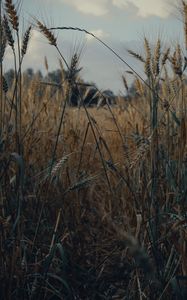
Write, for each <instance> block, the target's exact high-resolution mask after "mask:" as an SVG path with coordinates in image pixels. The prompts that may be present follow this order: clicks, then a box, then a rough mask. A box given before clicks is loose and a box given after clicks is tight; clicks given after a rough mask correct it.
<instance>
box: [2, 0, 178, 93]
mask: <svg viewBox="0 0 187 300" xmlns="http://www.w3.org/2000/svg"><path fill="white" fill-rule="evenodd" d="M22 2H23V4H22V15H23V16H24V24H25V27H26V26H27V22H30V21H32V19H33V17H36V18H39V19H41V21H43V22H45V23H46V24H47V26H74V27H81V28H85V29H87V30H88V31H91V32H93V33H94V34H95V35H97V36H98V37H99V38H101V39H103V40H104V41H105V42H106V43H107V44H109V45H110V46H111V47H112V48H113V49H114V50H115V51H116V52H118V53H119V54H120V55H121V56H122V57H123V58H124V59H125V60H126V61H127V62H128V63H129V64H130V65H132V66H133V68H135V69H136V70H137V71H138V72H141V67H140V66H139V65H136V62H135V61H134V60H133V59H132V58H131V57H129V55H128V53H127V51H126V49H127V48H130V49H133V50H134V51H141V47H142V46H141V45H142V41H143V37H144V36H145V35H146V36H147V37H148V38H149V39H150V41H151V42H152V43H154V41H156V39H157V38H158V37H161V39H162V40H163V42H164V44H168V43H170V44H173V45H174V44H175V43H176V42H177V41H181V40H182V38H183V32H182V22H181V21H180V18H179V13H178V9H177V6H178V5H179V4H177V3H179V2H180V0H179V1H177V0H32V1H31V0H22ZM55 34H56V35H57V37H58V45H59V47H60V49H61V50H62V52H63V54H64V56H65V57H66V59H67V60H68V61H70V59H71V56H72V55H73V53H74V51H78V52H81V56H80V66H82V67H83V70H82V76H83V78H85V79H86V80H89V81H92V82H96V83H97V85H98V87H99V88H101V89H107V88H110V89H113V90H114V91H115V92H118V91H119V90H120V91H122V90H123V86H122V81H121V75H122V74H123V72H125V71H126V70H127V69H128V68H127V67H126V66H125V65H124V64H123V63H122V62H120V61H119V60H118V59H117V58H115V57H114V55H112V54H111V53H110V52H109V51H108V50H107V49H105V48H104V47H103V46H102V45H101V44H99V43H98V42H97V41H96V40H94V39H91V38H89V37H88V36H86V35H85V34H83V33H79V32H70V31H68V32H65V31H61V32H60V31H56V32H55ZM45 56H47V58H48V63H49V67H50V69H51V70H53V69H56V68H57V67H58V58H59V57H58V54H57V53H56V51H55V49H53V48H52V47H51V46H50V45H48V43H47V41H46V40H45V39H43V38H42V37H41V34H40V33H38V32H37V31H34V32H33V34H32V39H31V41H30V47H29V53H28V56H27V58H26V59H25V67H28V66H32V67H33V68H34V69H35V70H37V69H41V70H44V57H45ZM7 58H8V59H9V60H10V59H11V58H10V57H9V55H8V54H7Z"/></svg>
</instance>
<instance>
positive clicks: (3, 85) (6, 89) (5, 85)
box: [0, 76, 8, 94]
mask: <svg viewBox="0 0 187 300" xmlns="http://www.w3.org/2000/svg"><path fill="white" fill-rule="evenodd" d="M0 82H1V86H2V89H3V92H4V93H5V94H6V93H7V92H8V84H7V81H6V79H5V77H4V76H2V80H0Z"/></svg>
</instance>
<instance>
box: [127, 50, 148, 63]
mask: <svg viewBox="0 0 187 300" xmlns="http://www.w3.org/2000/svg"><path fill="white" fill-rule="evenodd" d="M127 51H128V53H129V54H130V55H132V56H133V57H135V58H136V59H137V60H139V61H141V62H143V63H145V59H144V58H143V57H142V56H141V55H140V54H138V53H136V52H134V51H132V50H127Z"/></svg>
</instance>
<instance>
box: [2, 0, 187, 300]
mask: <svg viewBox="0 0 187 300" xmlns="http://www.w3.org/2000/svg"><path fill="white" fill-rule="evenodd" d="M2 2H3V3H1V1H0V3H1V5H2V6H3V10H2V6H1V14H0V15H1V28H0V40H1V43H0V44H1V51H0V54H1V55H0V57H1V87H0V299H2V300H11V299H13V300H14V299H19V300H20V299H24V300H25V299H29V300H35V299H37V300H42V299H51V300H56V299H67V300H71V299H72V300H74V299H80V300H83V299H87V300H99V299H107V300H110V299H111V300H112V299H117V300H122V299H124V300H125V299H140V300H143V299H152V300H153V299H163V300H165V299H180V300H181V299H186V296H187V86H186V82H187V78H186V67H187V63H186V62H187V59H186V57H185V55H184V54H183V53H184V51H186V49H187V3H186V2H185V1H181V2H180V4H181V8H182V9H181V13H182V17H183V21H184V45H178V44H177V45H176V47H173V46H172V47H171V48H168V49H165V48H164V45H162V42H161V41H160V40H159V39H158V40H157V41H156V42H155V45H150V42H149V41H148V40H147V38H146V37H145V38H144V41H143V43H144V49H145V53H144V54H143V55H140V54H139V53H135V52H134V51H132V50H129V53H130V54H131V55H132V56H133V57H134V58H135V59H138V60H139V61H140V62H141V63H142V67H143V68H144V71H145V76H146V81H142V80H141V78H140V77H139V76H138V74H136V73H135V72H134V71H133V70H129V72H130V75H129V76H134V91H135V96H134V97H131V99H129V100H128V101H125V100H124V98H123V97H120V96H119V97H116V104H115V105H114V106H109V104H108V103H106V105H105V106H104V107H100V108H96V107H92V108H90V107H87V106H86V105H85V104H84V97H85V93H87V89H89V87H86V88H85V91H84V93H83V94H82V92H81V91H80V92H79V93H78V97H79V101H80V102H81V103H82V105H80V107H72V106H71V96H72V94H73V92H74V91H75V89H76V91H77V90H78V91H79V88H80V85H83V82H82V80H81V79H80V78H79V74H78V72H77V65H78V57H77V55H76V53H75V55H74V56H73V57H72V61H71V64H70V65H68V64H67V62H66V60H65V59H64V57H63V54H62V53H63V51H62V52H61V50H60V49H59V48H58V41H57V39H56V36H55V31H54V30H52V29H51V30H50V29H48V28H47V27H46V26H45V24H43V23H41V22H40V21H38V20H34V25H35V30H36V29H37V30H39V31H40V32H41V33H42V34H44V36H45V37H46V38H47V40H48V41H49V43H50V44H51V46H52V47H55V48H56V50H57V52H58V53H59V58H60V69H61V73H62V74H61V78H62V82H61V83H60V84H56V83H55V82H45V83H44V82H41V79H40V78H39V77H38V76H37V74H35V75H34V76H33V77H32V78H29V76H28V74H26V73H25V72H24V71H23V70H22V62H23V60H24V56H25V55H27V46H28V43H32V39H31V38H30V33H31V31H32V30H33V28H32V27H28V29H27V30H26V32H25V34H24V35H23V38H21V37H22V35H21V34H20V28H19V16H18V11H17V7H16V5H15V4H14V2H13V1H12V0H4V1H2ZM4 13H5V15H4ZM59 30H63V29H59ZM64 30H65V29H64ZM67 30H78V29H73V28H68V29H67ZM88 34H89V33H88ZM101 42H102V41H101ZM106 46H107V45H106ZM7 47H11V49H12V59H13V61H14V62H15V70H14V78H13V82H12V84H11V86H10V85H9V83H8V82H7V80H6V78H5V76H4V61H3V59H4V53H5V51H6V48H7ZM107 47H108V46H107ZM108 48H109V47H108ZM184 49H185V50H184ZM108 50H109V49H108ZM110 50H112V49H110ZM112 51H113V50H112ZM113 54H114V55H117V54H116V53H115V52H114V51H113ZM119 59H121V58H119ZM121 60H122V63H125V62H124V60H123V59H121ZM31 64H32V57H31ZM127 81H128V80H127V79H126V77H125V76H124V77H123V82H124V88H126V90H127V93H128V92H129V87H128V82H127ZM99 93H100V92H99ZM100 94H102V93H100ZM101 97H102V95H101Z"/></svg>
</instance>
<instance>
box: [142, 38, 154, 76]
mask: <svg viewBox="0 0 187 300" xmlns="http://www.w3.org/2000/svg"><path fill="white" fill-rule="evenodd" d="M144 47H145V51H146V60H145V65H144V70H145V74H146V75H147V77H148V78H149V77H150V76H151V75H152V72H151V48H150V46H149V42H148V40H147V38H146V37H145V38H144Z"/></svg>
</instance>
